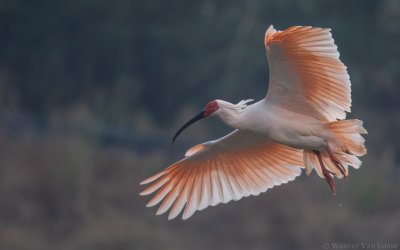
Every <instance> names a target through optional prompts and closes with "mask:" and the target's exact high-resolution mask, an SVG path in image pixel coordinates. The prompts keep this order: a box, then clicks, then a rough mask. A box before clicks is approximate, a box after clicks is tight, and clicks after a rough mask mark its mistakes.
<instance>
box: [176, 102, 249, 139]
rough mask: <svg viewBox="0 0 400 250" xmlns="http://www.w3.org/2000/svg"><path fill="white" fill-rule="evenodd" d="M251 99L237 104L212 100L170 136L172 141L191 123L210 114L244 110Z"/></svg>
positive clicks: (220, 114) (215, 114)
mask: <svg viewBox="0 0 400 250" xmlns="http://www.w3.org/2000/svg"><path fill="white" fill-rule="evenodd" d="M251 101H253V100H242V101H240V102H239V103H238V104H233V103H230V102H226V101H222V100H213V101H210V102H209V103H207V105H206V106H205V107H204V109H203V110H202V111H200V113H198V114H197V115H195V116H194V117H193V118H192V119H190V120H189V121H188V122H187V123H185V124H184V125H183V126H182V127H181V128H180V129H179V130H178V132H176V134H175V135H174V137H173V138H172V142H174V141H175V140H176V138H177V137H178V136H179V134H180V133H182V131H183V130H185V129H186V128H187V127H189V126H190V125H192V124H193V123H195V122H197V121H199V120H201V119H203V118H206V117H210V116H218V117H220V118H221V117H223V116H224V114H226V113H231V114H237V113H240V112H241V111H242V110H244V109H245V108H246V106H247V103H248V102H251Z"/></svg>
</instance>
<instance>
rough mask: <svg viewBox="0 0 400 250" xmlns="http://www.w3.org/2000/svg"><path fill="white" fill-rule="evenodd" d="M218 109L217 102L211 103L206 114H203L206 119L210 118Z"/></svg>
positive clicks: (207, 106) (205, 110)
mask: <svg viewBox="0 0 400 250" xmlns="http://www.w3.org/2000/svg"><path fill="white" fill-rule="evenodd" d="M218 108H219V107H218V103H217V101H211V102H209V103H208V104H207V105H206V107H205V109H204V113H203V115H204V117H208V116H210V115H211V114H212V113H214V112H215V111H217V110H218Z"/></svg>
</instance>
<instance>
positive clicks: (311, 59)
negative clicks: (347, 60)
mask: <svg viewBox="0 0 400 250" xmlns="http://www.w3.org/2000/svg"><path fill="white" fill-rule="evenodd" d="M265 47H266V50H267V57H268V64H269V72H270V79H269V89H268V94H267V101H268V102H269V103H270V104H274V105H278V106H281V107H284V108H287V109H290V110H293V111H297V112H302V113H307V114H310V115H312V116H314V117H316V118H318V119H322V120H327V121H334V120H336V119H344V118H346V111H347V112H350V106H351V95H350V85H351V83H350V80H349V79H350V78H349V75H348V73H347V70H346V66H345V65H344V64H343V63H342V61H341V60H340V59H339V52H338V50H337V46H336V45H335V43H334V40H333V38H332V34H331V33H330V29H322V28H313V27H310V26H304V27H303V26H294V27H290V28H288V29H286V30H284V31H276V30H275V29H274V28H273V26H272V25H271V26H270V27H269V28H268V30H267V32H266V34H265Z"/></svg>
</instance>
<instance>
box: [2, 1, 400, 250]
mask: <svg viewBox="0 0 400 250" xmlns="http://www.w3.org/2000/svg"><path fill="white" fill-rule="evenodd" d="M270 24H274V25H275V27H276V28H277V29H285V28H287V27H288V26H292V25H313V26H320V27H330V28H332V29H333V31H332V32H333V35H334V38H335V41H336V43H337V45H338V47H339V50H340V52H341V59H342V60H343V62H344V63H345V64H346V65H347V66H348V68H349V73H350V76H351V81H352V95H353V107H352V110H353V112H352V113H351V114H350V115H349V117H353V118H360V119H362V120H364V122H365V127H366V128H367V129H368V131H369V135H367V136H366V140H367V141H366V144H367V147H368V155H366V156H365V157H363V158H362V160H363V165H362V167H361V169H359V170H357V171H355V170H352V171H351V174H350V177H349V178H348V180H339V181H336V184H337V189H338V192H337V195H336V196H332V195H331V193H330V191H329V189H328V186H327V184H326V183H325V182H324V181H323V180H322V179H320V178H318V177H316V174H315V173H313V174H312V175H311V176H310V177H307V176H305V174H304V173H303V175H302V176H301V177H299V178H298V179H297V180H296V181H295V182H291V183H289V184H286V185H284V186H279V187H276V188H274V189H271V190H269V191H268V192H266V193H264V194H262V195H260V196H258V197H249V198H246V199H242V200H240V201H239V202H231V203H229V205H219V206H217V207H212V208H208V209H206V210H205V211H202V212H197V213H196V214H195V215H194V216H193V217H192V218H190V219H189V220H188V221H181V220H180V219H177V220H174V221H167V218H166V216H165V215H164V216H155V211H156V210H155V209H154V208H145V204H146V203H147V201H148V199H149V198H148V197H141V196H139V195H138V193H139V192H140V191H141V190H142V188H143V187H141V186H139V182H140V181H141V180H142V179H144V178H146V177H148V176H150V175H152V174H154V173H156V172H157V171H159V170H161V169H163V168H164V167H166V166H168V165H169V164H170V163H172V162H174V161H176V160H178V159H180V158H181V157H183V154H184V152H185V149H187V148H188V147H189V146H192V145H194V144H196V143H199V142H203V141H206V140H210V139H213V138H218V137H220V136H222V135H224V134H226V133H228V132H229V131H230V129H229V128H227V127H226V126H225V125H223V124H222V123H221V122H218V121H216V120H213V119H209V120H204V121H202V122H200V123H198V124H196V125H195V126H193V127H191V128H190V129H189V130H187V131H185V133H184V134H182V136H181V137H180V138H179V140H178V141H177V143H176V144H174V145H171V144H170V139H171V136H172V135H173V133H174V132H175V130H176V129H177V128H178V127H179V125H181V124H182V123H183V122H185V121H186V120H187V119H188V118H190V117H191V116H192V115H193V114H195V113H196V112H197V111H198V110H200V109H201V108H203V106H204V105H205V104H206V103H207V102H208V101H210V100H212V99H215V98H219V99H225V100H229V101H231V102H238V101H240V100H241V99H250V98H254V99H261V98H263V97H264V95H265V93H266V89H267V82H268V70H267V62H266V56H265V53H264V47H263V39H264V32H265V30H266V28H267V27H268V26H269V25H270ZM399 25H400V1H398V0H379V1H371V0H362V1H334V0H322V1H321V0H303V1H288V0H279V1H262V0H248V1H231V0H230V1H217V0H205V1H194V0H193V1H182V0H170V1H162V0H146V1H130V0H114V1H106V0H79V1H78V0H70V1H43V0H38V1H22V0H9V1H6V0H3V1H0V249H7V250H13V249H17V250H19V249H21V250H24V249H61V250H64V249H65V250H67V249H68V250H69V249H85V250H90V249H96V250H102V249H117V250H118V249H121V250H122V249H229V250H233V249H321V248H323V247H324V246H325V247H326V245H323V244H324V243H327V244H334V243H342V244H350V243H362V242H366V243H375V244H378V243H385V244H390V243H397V244H399V243H400V237H399V235H400V234H399V232H400V209H399V208H400V198H399V192H400V184H399V177H400V166H399V165H400V157H399V153H400V152H399V147H400V131H399V127H400V109H399V107H400V83H399V79H400V59H399V58H400V28H399V27H400V26H399ZM328 247H333V245H328ZM398 248H400V246H399V245H398ZM393 249H394V248H393Z"/></svg>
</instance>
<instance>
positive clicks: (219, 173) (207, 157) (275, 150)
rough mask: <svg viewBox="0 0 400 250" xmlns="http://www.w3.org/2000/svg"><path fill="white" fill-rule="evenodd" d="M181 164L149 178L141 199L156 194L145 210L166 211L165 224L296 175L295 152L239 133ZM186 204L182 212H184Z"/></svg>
mask: <svg viewBox="0 0 400 250" xmlns="http://www.w3.org/2000/svg"><path fill="white" fill-rule="evenodd" d="M186 156H187V157H186V158H184V159H183V160H181V161H179V162H177V163H175V164H173V165H172V166H170V167H168V168H166V169H165V170H163V171H162V172H160V173H158V174H156V175H154V176H153V177H150V178H148V179H146V180H144V181H143V182H141V184H148V183H151V185H150V186H149V187H148V188H147V189H145V190H144V191H143V192H142V193H141V195H148V194H151V193H153V192H155V191H157V190H158V192H157V193H156V194H155V195H154V196H153V198H152V199H151V200H150V202H149V203H148V204H147V206H148V207H151V206H155V205H157V204H158V203H160V202H161V201H162V203H161V205H160V207H159V209H158V211H157V214H163V213H165V212H166V211H167V210H168V209H170V208H171V206H172V208H171V211H170V213H169V216H168V219H173V218H175V217H176V216H177V215H178V214H179V213H180V212H181V211H182V209H183V208H184V207H185V210H184V212H183V216H182V219H187V218H189V217H190V216H192V215H193V213H194V212H195V211H196V210H202V209H204V208H206V207H208V206H209V205H211V206H214V205H217V204H218V203H221V202H222V203H227V202H229V201H231V200H239V199H240V198H242V197H243V196H249V195H258V194H259V193H261V192H265V191H266V190H267V189H268V188H271V187H273V186H276V185H280V184H282V183H287V182H288V181H291V180H293V179H294V178H296V177H297V176H298V175H300V173H301V167H303V158H302V157H303V154H302V151H301V150H298V149H294V148H291V147H288V146H285V145H281V144H277V143H274V142H272V141H266V139H265V138H260V137H259V136H257V135H255V134H253V133H250V132H244V131H240V130H236V131H233V132H232V133H230V134H228V135H227V136H225V137H222V138H220V139H218V140H216V141H211V142H206V143H203V144H199V145H197V146H195V147H193V148H191V149H189V150H188V152H187V153H186ZM185 204H186V206H185Z"/></svg>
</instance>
